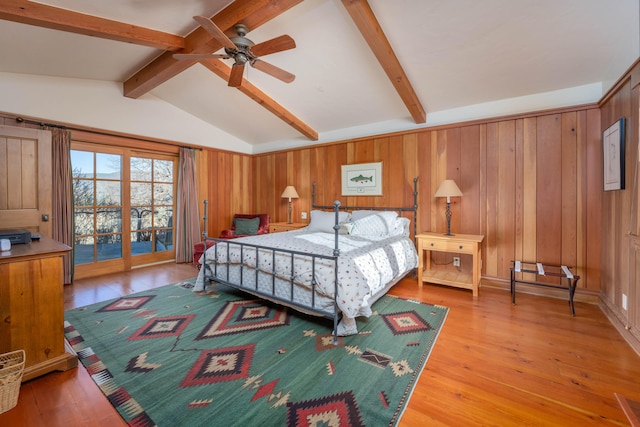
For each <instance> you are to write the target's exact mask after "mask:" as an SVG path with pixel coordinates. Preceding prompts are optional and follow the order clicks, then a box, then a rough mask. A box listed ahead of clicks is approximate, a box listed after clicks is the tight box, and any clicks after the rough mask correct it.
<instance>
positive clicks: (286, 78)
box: [251, 59, 296, 83]
mask: <svg viewBox="0 0 640 427" xmlns="http://www.w3.org/2000/svg"><path fill="white" fill-rule="evenodd" d="M251 66H253V68H257V69H258V70H260V71H262V72H264V73H267V74H269V75H270V76H272V77H275V78H276V79H280V80H282V81H283V82H285V83H291V82H292V81H294V80H295V78H296V76H295V75H293V74H291V73H290V72H288V71H285V70H283V69H282V68H278V67H276V66H275V65H272V64H269V63H268V62H264V61H261V60H260V59H256V60H255V61H253V62H252V63H251Z"/></svg>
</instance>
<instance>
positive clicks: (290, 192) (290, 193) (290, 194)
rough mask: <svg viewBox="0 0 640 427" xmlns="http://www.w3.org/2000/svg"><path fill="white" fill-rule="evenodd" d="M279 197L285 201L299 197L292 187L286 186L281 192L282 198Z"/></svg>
mask: <svg viewBox="0 0 640 427" xmlns="http://www.w3.org/2000/svg"><path fill="white" fill-rule="evenodd" d="M280 197H283V198H287V199H297V198H298V197H300V196H298V192H297V191H296V188H295V187H294V186H293V185H287V188H285V189H284V191H283V192H282V196H280Z"/></svg>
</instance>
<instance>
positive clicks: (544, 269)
mask: <svg viewBox="0 0 640 427" xmlns="http://www.w3.org/2000/svg"><path fill="white" fill-rule="evenodd" d="M571 268H572V267H567V266H566V265H554V264H544V263H540V262H527V261H513V260H512V261H511V303H512V304H515V303H516V284H517V283H526V284H529V285H536V286H546V287H548V288H556V289H566V290H567V291H569V306H570V307H571V315H572V316H574V317H575V315H576V310H575V307H574V305H573V296H574V295H575V293H576V285H577V283H578V280H579V279H580V276H576V275H575V274H573V273H572V272H571ZM518 273H529V274H535V275H536V276H545V277H557V278H558V279H559V281H560V283H559V284H554V283H546V282H541V281H536V280H524V279H518V278H517V277H516V274H518ZM563 282H564V283H563Z"/></svg>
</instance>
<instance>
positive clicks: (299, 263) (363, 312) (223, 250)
mask: <svg viewBox="0 0 640 427" xmlns="http://www.w3.org/2000/svg"><path fill="white" fill-rule="evenodd" d="M338 237H339V248H340V257H339V260H338V298H337V305H338V308H339V309H340V311H341V312H342V313H343V315H345V316H347V317H349V318H355V317H356V316H369V315H371V307H370V304H371V303H372V302H373V301H375V300H376V299H377V298H374V299H373V301H372V296H374V295H376V294H377V293H378V292H380V291H382V290H384V289H385V285H387V284H388V283H389V282H391V281H392V280H394V279H396V278H399V277H402V276H403V275H405V274H406V273H407V272H408V271H410V270H411V269H413V268H416V267H417V264H418V256H417V252H416V249H415V246H414V244H413V242H412V241H411V240H410V239H409V238H407V237H405V236H394V237H384V238H383V237H363V236H352V235H339V236H338ZM234 242H236V243H238V242H243V243H251V244H254V245H260V246H266V247H271V248H278V249H286V250H292V251H298V252H305V253H314V254H321V255H332V254H333V247H334V234H330V233H322V232H315V233H308V232H306V231H305V229H302V230H297V231H290V232H284V233H271V234H265V235H261V236H250V237H243V238H240V239H234V240H229V241H228V242H218V243H217V244H216V245H215V246H213V247H211V248H209V249H208V250H207V254H206V257H207V262H208V263H212V262H213V261H212V260H213V259H214V257H215V254H214V251H217V252H218V254H217V256H218V263H224V262H226V261H227V244H229V258H230V263H231V264H232V265H236V264H238V263H239V262H240V250H239V246H237V245H234V244H233V243H234ZM243 258H244V263H245V266H247V267H249V268H251V269H254V268H255V266H256V252H255V250H250V249H248V248H245V250H244V252H243ZM258 258H259V266H258V268H259V270H260V271H263V272H265V273H268V274H271V273H272V272H273V271H274V269H273V266H272V260H273V257H272V256H271V253H270V252H268V251H263V250H259V254H258ZM200 262H202V258H201V259H200ZM275 264H276V266H275V274H276V276H277V277H278V278H280V279H283V280H290V278H291V277H292V275H291V258H290V256H288V255H284V254H282V253H280V254H277V255H276V262H275ZM293 270H294V275H293V277H294V282H295V283H296V284H299V285H304V286H305V287H310V283H311V271H312V268H311V261H310V258H307V257H304V256H302V255H300V256H295V260H294V267H293ZM333 270H334V269H333V260H321V259H317V260H316V270H315V273H316V274H315V280H316V282H317V287H318V292H319V293H321V294H323V295H325V296H327V297H329V298H331V299H332V298H333V293H334V272H333ZM204 273H205V268H204V267H203V268H202V269H200V273H199V274H198V277H197V281H196V285H195V288H194V290H196V291H201V290H203V289H204V286H205V283H204V282H205V281H204ZM218 275H219V276H221V277H222V278H225V279H226V270H225V269H224V268H218Z"/></svg>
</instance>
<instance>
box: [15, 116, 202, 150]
mask: <svg viewBox="0 0 640 427" xmlns="http://www.w3.org/2000/svg"><path fill="white" fill-rule="evenodd" d="M16 122H18V123H28V124H32V125H38V126H40V127H50V128H58V129H69V130H77V131H81V132H90V133H95V134H97V135H105V136H117V137H118V138H129V139H135V140H137V141H144V142H152V143H154V144H164V145H173V146H174V147H179V148H191V149H194V150H200V151H202V148H201V147H189V146H186V145H179V144H172V143H170V142H163V141H154V140H152V139H147V138H142V137H138V136H129V135H127V136H120V135H114V134H112V133H109V132H101V131H98V130H87V129H81V128H75V127H70V126H64V125H57V124H54V123H45V122H39V121H36V120H29V119H25V118H23V117H16Z"/></svg>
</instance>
